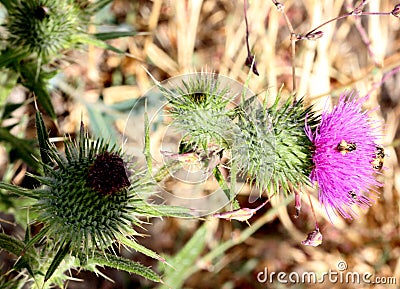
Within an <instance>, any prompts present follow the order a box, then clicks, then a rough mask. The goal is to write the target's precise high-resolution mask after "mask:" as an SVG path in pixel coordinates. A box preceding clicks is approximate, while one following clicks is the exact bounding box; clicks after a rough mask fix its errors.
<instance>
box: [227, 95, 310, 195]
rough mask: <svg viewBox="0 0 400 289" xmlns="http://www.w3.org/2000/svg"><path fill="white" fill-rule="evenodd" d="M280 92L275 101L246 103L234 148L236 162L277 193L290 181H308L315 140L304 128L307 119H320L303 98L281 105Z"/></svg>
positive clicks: (261, 185)
mask: <svg viewBox="0 0 400 289" xmlns="http://www.w3.org/2000/svg"><path fill="white" fill-rule="evenodd" d="M281 101H282V97H281V95H280V94H279V95H278V96H277V98H276V101H275V103H274V104H273V105H272V106H271V107H269V108H267V107H266V105H263V106H260V105H259V106H258V107H257V106H256V105H254V104H247V106H245V107H243V110H242V113H240V114H239V115H240V117H239V123H238V125H239V127H240V128H241V131H242V133H241V137H242V139H238V141H237V142H235V145H234V146H233V148H232V156H233V161H236V162H237V163H238V167H239V168H240V169H241V170H242V171H243V172H244V173H246V174H247V175H248V176H249V177H250V178H251V179H252V180H254V182H255V184H256V186H257V187H259V188H260V189H261V190H264V189H267V190H268V193H270V194H274V193H277V192H279V190H280V188H281V187H282V188H283V191H284V193H285V194H287V193H288V192H289V191H290V188H289V186H290V184H291V185H293V186H294V187H295V188H296V187H301V186H302V185H304V184H308V183H309V179H308V176H309V173H310V172H311V169H312V143H311V142H310V141H309V139H308V137H307V135H306V134H305V131H304V126H305V124H304V121H305V119H306V118H307V119H308V121H309V122H310V123H312V124H313V126H314V125H316V121H317V118H316V117H315V116H314V114H313V112H312V111H311V109H312V108H311V107H306V108H305V107H304V105H303V100H302V99H301V100H299V101H294V99H293V98H292V97H289V98H288V99H287V100H286V101H285V102H284V103H283V104H282V105H280V102H281Z"/></svg>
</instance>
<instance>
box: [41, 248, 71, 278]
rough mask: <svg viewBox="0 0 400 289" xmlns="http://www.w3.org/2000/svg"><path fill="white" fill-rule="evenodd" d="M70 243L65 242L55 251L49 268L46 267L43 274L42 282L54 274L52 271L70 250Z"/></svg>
mask: <svg viewBox="0 0 400 289" xmlns="http://www.w3.org/2000/svg"><path fill="white" fill-rule="evenodd" d="M70 245H71V243H70V242H68V243H67V244H65V245H64V244H63V245H62V246H61V247H60V248H59V249H58V251H57V254H56V256H55V257H54V259H53V261H52V262H51V264H50V266H49V268H48V269H47V272H46V275H45V276H44V282H46V281H47V280H49V279H50V277H51V276H52V275H53V274H54V272H55V271H56V270H57V268H58V266H59V265H60V263H61V262H62V260H64V258H65V256H66V255H67V254H68V253H69V251H70Z"/></svg>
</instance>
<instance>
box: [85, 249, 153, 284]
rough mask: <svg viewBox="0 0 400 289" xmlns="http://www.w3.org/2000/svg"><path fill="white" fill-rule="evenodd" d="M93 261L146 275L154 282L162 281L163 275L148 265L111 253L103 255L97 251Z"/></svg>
mask: <svg viewBox="0 0 400 289" xmlns="http://www.w3.org/2000/svg"><path fill="white" fill-rule="evenodd" d="M91 261H94V262H96V263H97V264H98V265H100V266H108V267H111V268H115V269H118V270H123V271H126V272H129V273H134V274H137V275H140V276H143V277H145V278H146V279H149V280H151V281H154V282H161V277H160V276H159V275H158V274H157V273H155V272H154V271H153V270H151V269H150V268H148V267H145V266H143V265H142V264H140V263H137V262H134V261H131V260H128V259H125V258H121V257H117V256H114V255H111V254H106V255H101V254H99V253H95V255H94V257H92V258H91Z"/></svg>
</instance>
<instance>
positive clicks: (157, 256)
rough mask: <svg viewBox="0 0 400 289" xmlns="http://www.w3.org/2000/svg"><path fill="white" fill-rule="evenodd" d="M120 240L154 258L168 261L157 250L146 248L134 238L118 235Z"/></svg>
mask: <svg viewBox="0 0 400 289" xmlns="http://www.w3.org/2000/svg"><path fill="white" fill-rule="evenodd" d="M118 240H119V241H120V242H121V243H122V244H124V245H125V246H127V247H129V248H132V249H134V250H136V251H138V252H140V253H143V254H145V255H147V256H149V257H151V258H154V259H156V260H159V261H161V262H163V263H167V262H166V261H165V259H164V258H162V257H161V256H160V255H158V254H157V253H156V252H154V251H152V250H150V249H148V248H146V247H145V246H143V245H140V244H139V243H137V242H135V241H134V240H132V239H128V238H127V237H125V236H122V235H120V236H118Z"/></svg>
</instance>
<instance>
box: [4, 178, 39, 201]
mask: <svg viewBox="0 0 400 289" xmlns="http://www.w3.org/2000/svg"><path fill="white" fill-rule="evenodd" d="M0 189H3V190H7V191H10V192H13V193H14V194H17V195H18V196H21V197H28V198H33V199H37V198H38V196H37V195H36V194H34V193H32V191H31V190H27V189H24V188H21V187H18V186H14V185H11V184H7V183H3V182H0Z"/></svg>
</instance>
